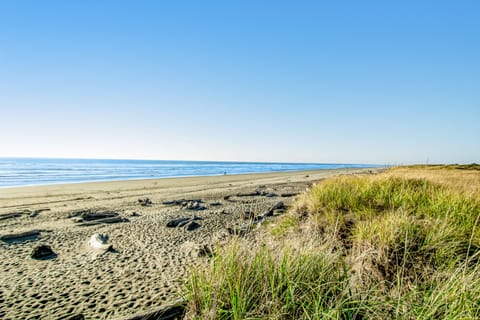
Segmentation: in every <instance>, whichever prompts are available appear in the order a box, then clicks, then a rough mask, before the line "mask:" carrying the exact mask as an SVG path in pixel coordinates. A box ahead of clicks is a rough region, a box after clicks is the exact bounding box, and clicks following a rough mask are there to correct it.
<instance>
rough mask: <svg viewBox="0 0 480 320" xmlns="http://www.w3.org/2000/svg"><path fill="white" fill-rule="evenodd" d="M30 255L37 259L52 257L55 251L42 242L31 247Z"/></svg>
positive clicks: (54, 255)
mask: <svg viewBox="0 0 480 320" xmlns="http://www.w3.org/2000/svg"><path fill="white" fill-rule="evenodd" d="M30 256H31V257H32V258H33V259H37V260H45V259H53V258H55V257H56V256H57V254H56V253H55V252H53V250H52V248H51V247H50V246H49V245H46V244H42V245H39V246H37V247H35V248H33V250H32V253H31V254H30Z"/></svg>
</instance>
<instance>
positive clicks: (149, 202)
mask: <svg viewBox="0 0 480 320" xmlns="http://www.w3.org/2000/svg"><path fill="white" fill-rule="evenodd" d="M138 202H139V203H140V205H141V206H143V207H149V206H151V205H152V204H153V203H152V200H150V199H149V198H145V199H138Z"/></svg>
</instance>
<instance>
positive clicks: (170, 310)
mask: <svg viewBox="0 0 480 320" xmlns="http://www.w3.org/2000/svg"><path fill="white" fill-rule="evenodd" d="M185 308H186V303H185V302H180V303H177V304H174V305H171V306H168V307H162V308H161V309H157V310H154V311H150V312H147V313H142V314H137V315H134V316H129V317H125V318H123V320H180V319H183V318H184V315H185Z"/></svg>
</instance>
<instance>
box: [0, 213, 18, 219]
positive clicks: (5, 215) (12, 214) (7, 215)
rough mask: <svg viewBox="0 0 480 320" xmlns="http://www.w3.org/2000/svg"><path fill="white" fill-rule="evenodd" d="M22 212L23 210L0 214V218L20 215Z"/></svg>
mask: <svg viewBox="0 0 480 320" xmlns="http://www.w3.org/2000/svg"><path fill="white" fill-rule="evenodd" d="M22 214H23V212H11V213H6V214H2V215H0V220H7V219H11V218H17V217H20V216H21V215H22Z"/></svg>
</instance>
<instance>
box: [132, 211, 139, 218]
mask: <svg viewBox="0 0 480 320" xmlns="http://www.w3.org/2000/svg"><path fill="white" fill-rule="evenodd" d="M131 216H132V217H140V214H138V212H132V214H131Z"/></svg>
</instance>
